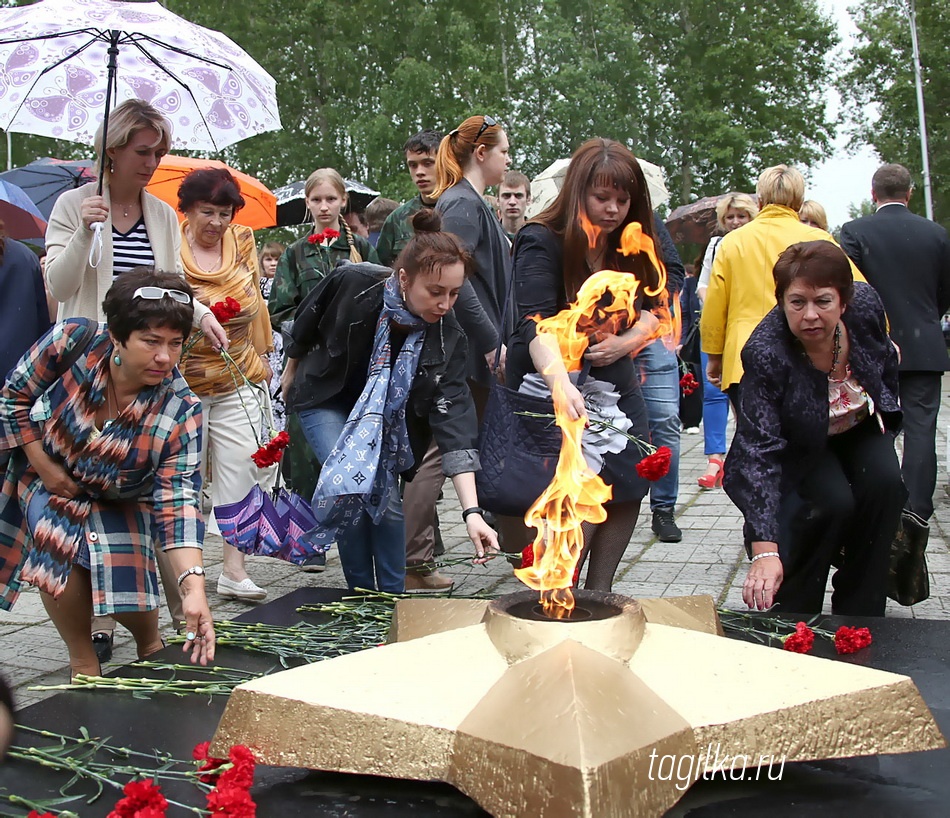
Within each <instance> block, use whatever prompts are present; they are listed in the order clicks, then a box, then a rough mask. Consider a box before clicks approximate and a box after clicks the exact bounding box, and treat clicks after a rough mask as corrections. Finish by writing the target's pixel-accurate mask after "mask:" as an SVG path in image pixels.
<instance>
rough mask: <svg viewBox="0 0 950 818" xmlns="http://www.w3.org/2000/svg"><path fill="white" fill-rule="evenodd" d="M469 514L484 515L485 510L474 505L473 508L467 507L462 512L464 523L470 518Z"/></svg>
mask: <svg viewBox="0 0 950 818" xmlns="http://www.w3.org/2000/svg"><path fill="white" fill-rule="evenodd" d="M469 514H481V515H483V516H484V514H485V512H484V511H482V510H481V509H480V508H479V507H478V506H472V507H471V508H467V509H465V511H463V512H462V522H463V523H464V522H465V521H466V520H467V519H468V515H469Z"/></svg>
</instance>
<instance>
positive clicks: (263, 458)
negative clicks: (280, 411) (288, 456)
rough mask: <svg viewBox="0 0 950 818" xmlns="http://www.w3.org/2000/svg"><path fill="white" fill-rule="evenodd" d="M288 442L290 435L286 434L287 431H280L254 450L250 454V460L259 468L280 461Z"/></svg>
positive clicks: (264, 467)
mask: <svg viewBox="0 0 950 818" xmlns="http://www.w3.org/2000/svg"><path fill="white" fill-rule="evenodd" d="M289 443H290V435H289V434H287V432H280V433H279V434H277V435H275V436H274V437H273V438H272V439H271V440H270V441H269V442H267V443H265V444H264V445H263V446H261V447H260V448H259V449H258V450H257V451H256V452H254V454H252V455H251V460H253V461H254V463H255V464H257V467H258V468H259V469H266V468H267V467H268V466H273V465H274V464H275V463H279V462H280V459H281V457H283V456H284V449H286V448H287V445H288V444H289Z"/></svg>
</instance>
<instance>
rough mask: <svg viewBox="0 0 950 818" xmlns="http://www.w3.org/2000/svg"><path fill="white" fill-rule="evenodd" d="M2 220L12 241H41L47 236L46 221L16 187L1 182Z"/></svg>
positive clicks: (0, 203)
mask: <svg viewBox="0 0 950 818" xmlns="http://www.w3.org/2000/svg"><path fill="white" fill-rule="evenodd" d="M0 220H2V221H3V227H4V233H6V235H8V236H9V237H10V238H12V239H20V240H31V239H33V240H41V239H42V238H43V237H44V236H45V235H46V219H44V218H43V214H42V213H40V211H39V209H38V208H37V207H36V205H35V204H33V202H32V201H30V197H29V196H27V195H26V193H24V192H23V191H22V190H21V189H20V188H18V187H17V186H16V185H13V184H10V183H9V182H5V181H2V180H0Z"/></svg>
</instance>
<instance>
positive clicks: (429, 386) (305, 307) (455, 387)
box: [285, 262, 478, 479]
mask: <svg viewBox="0 0 950 818" xmlns="http://www.w3.org/2000/svg"><path fill="white" fill-rule="evenodd" d="M390 275H392V270H390V269H389V268H387V267H380V266H379V265H378V264H370V263H367V262H364V263H362V264H352V263H342V264H339V265H338V266H337V268H336V269H335V270H334V271H333V272H332V273H330V275H328V276H327V277H326V278H324V279H323V280H322V281H321V282H320V283H319V284H317V286H316V287H315V288H314V289H313V291H311V293H310V294H309V295H308V296H307V297H306V298H305V299H304V300H303V301H302V302H301V304H300V306H299V307H298V308H297V314H296V317H295V318H294V323H293V328H292V330H291V338H292V343H291V345H290V346H289V348H288V349H287V355H288V357H290V358H297V359H300V361H299V364H298V366H297V375H296V378H295V379H294V385H293V388H292V390H291V393H290V394H289V395H287V396H285V399H286V402H287V406H288V409H289V410H290V411H293V412H299V411H302V410H305V409H311V408H314V407H316V406H320V405H322V404H324V403H326V402H327V401H330V400H331V399H333V398H336V397H337V396H339V395H341V393H342V392H343V391H344V388H345V387H346V385H347V384H350V383H352V382H353V380H354V379H357V378H362V379H363V381H364V382H365V378H366V373H367V371H368V369H369V360H370V356H371V355H372V351H373V341H374V338H375V335H376V325H377V323H378V321H379V314H380V312H381V310H382V307H383V287H384V284H385V281H386V279H387V278H388V277H389V276H390ZM467 357H468V345H467V342H466V338H465V333H464V332H463V331H462V328H461V326H459V323H458V321H457V320H456V318H455V315H454V313H453V312H451V311H450V312H449V313H448V314H447V315H445V316H444V317H443V318H442V320H440V321H439V322H438V323H435V324H430V325H429V327H428V328H427V329H426V332H425V338H424V340H423V343H422V354H421V355H420V358H419V369H418V370H417V371H416V374H415V377H414V378H413V380H412V387H411V388H410V390H409V401H408V404H407V407H406V427H407V429H408V432H409V441H410V444H411V445H412V452H413V455H414V456H415V462H416V466H418V464H419V463H421V462H422V456H423V455H424V454H425V451H426V449H427V448H428V445H429V441H430V440H431V438H432V437H433V436H434V437H435V441H436V444H437V445H438V447H439V451H440V452H441V453H442V470H443V471H444V472H445V474H446V475H447V476H449V477H451V476H453V475H456V474H460V473H463V472H470V471H475V470H477V469H478V452H477V451H476V442H477V440H478V423H477V421H476V418H475V404H474V403H473V402H472V396H471V393H470V392H469V388H468V384H467V382H466V380H465V369H466V360H467ZM351 408H352V406H350V407H348V408H347V411H348V410H349V409H351ZM414 474H415V467H413V469H411V470H409V471H408V472H406V473H405V476H406V478H407V479H411V477H412V475H414Z"/></svg>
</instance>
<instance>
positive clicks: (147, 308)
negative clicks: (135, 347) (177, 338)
mask: <svg viewBox="0 0 950 818" xmlns="http://www.w3.org/2000/svg"><path fill="white" fill-rule="evenodd" d="M139 287H163V288H164V289H166V290H181V291H182V292H184V293H188V295H190V296H191V299H192V300H191V303H190V304H181V303H179V302H178V301H175V300H174V299H173V298H169V297H168V296H165V297H164V298H159V299H151V298H133V297H132V294H133V293H134V292H135V291H136V290H137V289H138V288H139ZM194 298H195V294H194V292H193V291H192V289H191V287H190V286H189V285H188V283H187V282H186V281H185V279H184V278H182V277H181V276H180V275H178V273H166V272H164V271H162V270H156V269H155V268H154V267H135V268H134V269H132V270H129V271H128V272H127V273H122V275H120V276H119V277H118V278H117V279H116V280H115V282H114V283H113V284H112V286H111V287H109V291H108V292H107V293H106V297H105V299H104V300H103V302H102V311H103V312H104V313H105V314H106V325H107V326H108V327H109V332H111V333H112V335H113V337H114V338H115V339H116V341H118V342H119V343H120V344H124V343H125V342H126V341H128V340H129V336H130V335H131V334H132V333H133V332H135V331H136V330H146V329H157V328H158V327H168V329H172V330H178V331H179V332H181V335H182V338H187V337H188V334H189V333H190V332H191V325H192V321H193V319H194V315H195V307H194Z"/></svg>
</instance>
